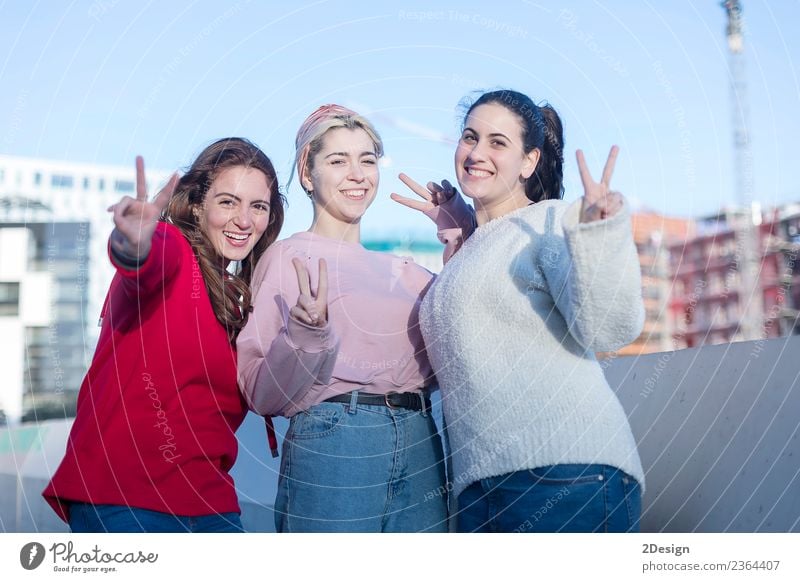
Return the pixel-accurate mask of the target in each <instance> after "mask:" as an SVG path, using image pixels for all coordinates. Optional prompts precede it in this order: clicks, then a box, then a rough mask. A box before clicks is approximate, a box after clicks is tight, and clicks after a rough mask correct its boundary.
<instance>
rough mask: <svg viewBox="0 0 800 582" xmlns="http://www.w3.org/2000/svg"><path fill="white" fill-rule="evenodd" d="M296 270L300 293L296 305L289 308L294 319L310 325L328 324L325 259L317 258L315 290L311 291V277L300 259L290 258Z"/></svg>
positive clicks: (322, 325)
mask: <svg viewBox="0 0 800 582" xmlns="http://www.w3.org/2000/svg"><path fill="white" fill-rule="evenodd" d="M292 265H294V270H295V271H296V272H297V285H298V287H299V288H300V295H299V296H298V297H297V305H295V306H294V307H292V308H291V309H290V310H289V315H290V316H292V317H293V318H294V319H295V320H297V321H299V322H301V323H305V324H306V325H310V326H311V327H325V326H326V325H327V324H328V265H327V263H326V262H325V259H320V260H319V282H318V284H317V292H316V293H312V292H311V278H310V276H309V274H308V271H307V270H306V266H305V265H304V264H303V261H301V260H300V259H292Z"/></svg>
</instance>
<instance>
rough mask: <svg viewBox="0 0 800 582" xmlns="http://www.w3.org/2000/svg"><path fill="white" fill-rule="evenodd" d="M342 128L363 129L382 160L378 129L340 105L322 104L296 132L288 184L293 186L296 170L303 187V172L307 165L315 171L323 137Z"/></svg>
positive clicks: (381, 145)
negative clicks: (315, 159)
mask: <svg viewBox="0 0 800 582" xmlns="http://www.w3.org/2000/svg"><path fill="white" fill-rule="evenodd" d="M340 127H343V128H345V129H363V130H364V131H365V132H366V133H367V135H368V136H369V138H370V139H371V140H372V143H373V144H374V145H375V155H376V156H378V157H379V158H380V157H381V156H383V140H381V136H380V135H378V132H377V131H376V130H375V127H374V126H373V125H372V124H371V123H370V122H369V121H367V119H366V118H365V117H363V116H362V115H359V114H358V113H356V112H355V111H353V110H352V109H348V108H347V107H343V106H341V105H335V104H329V105H323V106H322V107H320V108H319V109H317V110H316V111H314V113H312V114H311V115H309V116H308V117H307V118H306V120H305V121H304V122H303V124H302V125H301V126H300V129H298V130H297V137H296V138H295V142H294V145H295V154H294V164H295V165H294V168H292V174H291V175H290V176H289V182H288V183H287V187H288V184H291V182H292V178H293V177H294V173H295V171H296V172H297V175H298V176H299V179H300V187H301V188H303V190H305V187H304V186H303V182H302V178H303V170H304V169H305V168H306V166H308V167H309V168H308V169H309V170H311V169H313V160H314V156H315V155H316V154H317V153H319V151H320V150H321V149H322V138H323V137H324V136H325V134H326V133H328V132H329V131H330V130H332V129H338V128H340Z"/></svg>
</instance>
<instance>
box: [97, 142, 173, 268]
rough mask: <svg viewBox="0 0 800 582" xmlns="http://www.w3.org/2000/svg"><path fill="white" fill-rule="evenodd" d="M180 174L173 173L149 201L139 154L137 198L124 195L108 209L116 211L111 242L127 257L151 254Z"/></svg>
mask: <svg viewBox="0 0 800 582" xmlns="http://www.w3.org/2000/svg"><path fill="white" fill-rule="evenodd" d="M177 184H178V175H177V174H173V175H172V177H171V178H170V179H169V181H168V182H167V184H166V186H164V187H163V188H162V189H161V191H159V193H158V194H157V195H156V197H155V198H154V199H153V201H152V202H148V201H147V183H146V181H145V177H144V160H143V159H142V157H141V156H136V198H131V197H130V196H123V197H122V200H120V201H119V202H117V203H116V204H114V205H112V206H110V207H109V208H108V211H109V212H113V213H114V226H115V227H116V228H115V229H114V232H112V233H111V245H112V246H113V247H114V249H115V250H116V251H118V252H120V253H121V254H123V255H125V256H126V257H130V258H132V259H144V258H145V257H147V255H148V254H149V253H150V244H151V241H152V238H153V233H154V232H155V230H156V224H157V223H158V219H159V217H160V216H161V213H162V212H163V211H164V208H166V207H167V204H168V203H169V199H170V198H171V197H172V193H173V192H174V191H175V186H177Z"/></svg>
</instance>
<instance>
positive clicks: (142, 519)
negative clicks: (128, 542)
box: [69, 503, 244, 533]
mask: <svg viewBox="0 0 800 582" xmlns="http://www.w3.org/2000/svg"><path fill="white" fill-rule="evenodd" d="M69 527H70V529H71V530H72V533H104V532H107V533H139V532H155V533H186V532H191V533H240V532H242V531H244V530H242V522H241V521H240V519H239V514H238V513H214V514H210V515H198V516H181V515H172V514H171V513H162V512H160V511H151V510H149V509H140V508H138V507H128V506H125V505H91V504H89V503H72V504H70V508H69Z"/></svg>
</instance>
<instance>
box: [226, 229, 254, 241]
mask: <svg viewBox="0 0 800 582" xmlns="http://www.w3.org/2000/svg"><path fill="white" fill-rule="evenodd" d="M222 234H224V235H225V237H226V238H228V239H229V240H231V241H233V242H237V243H241V242H244V241H246V240H247V239H248V238H250V234H249V233H240V232H231V231H229V230H225V231H222Z"/></svg>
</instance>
